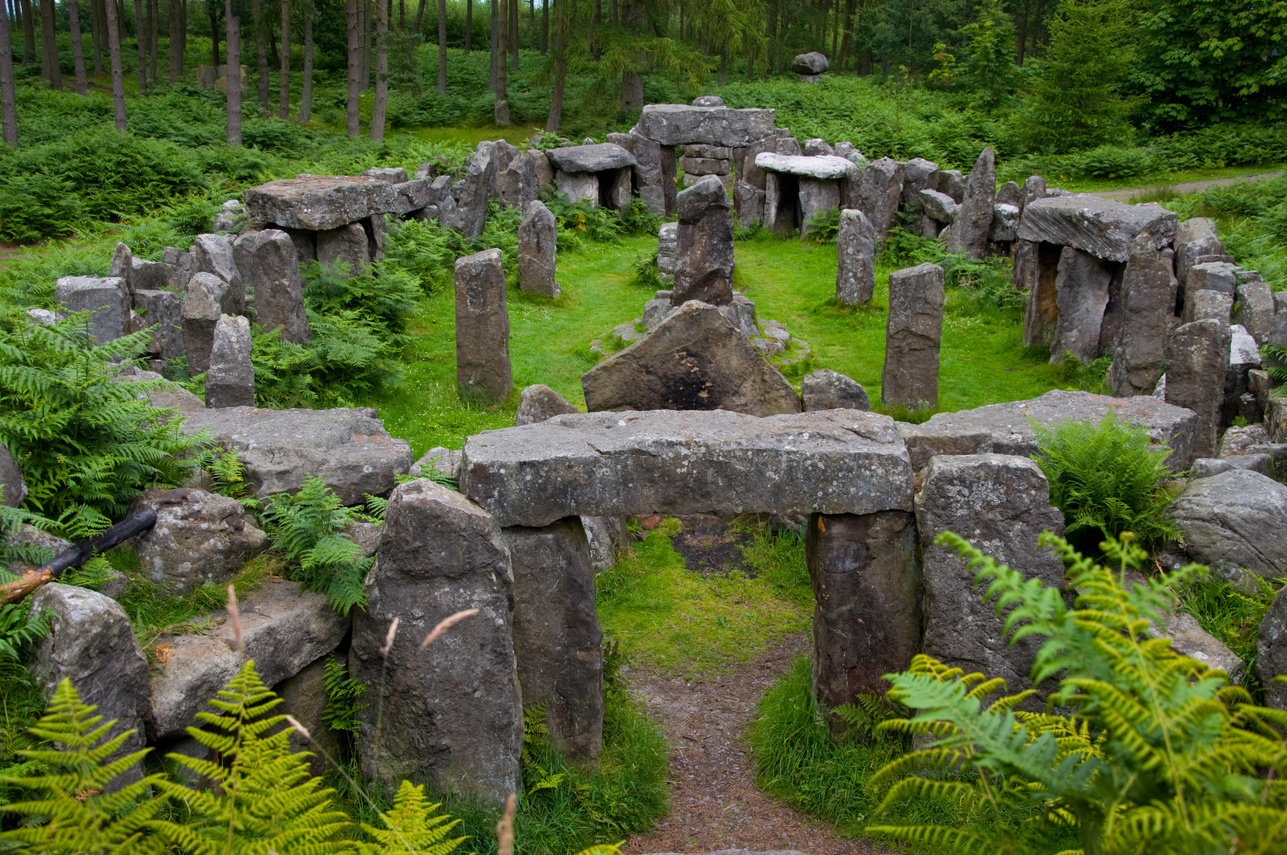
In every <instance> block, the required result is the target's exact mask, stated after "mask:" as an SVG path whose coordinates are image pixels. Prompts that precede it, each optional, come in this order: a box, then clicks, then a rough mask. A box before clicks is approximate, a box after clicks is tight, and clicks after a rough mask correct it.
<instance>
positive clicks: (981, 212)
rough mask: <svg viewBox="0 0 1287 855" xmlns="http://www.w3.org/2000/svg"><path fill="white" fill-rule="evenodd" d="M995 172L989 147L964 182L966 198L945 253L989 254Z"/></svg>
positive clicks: (958, 211)
mask: <svg viewBox="0 0 1287 855" xmlns="http://www.w3.org/2000/svg"><path fill="white" fill-rule="evenodd" d="M996 195H997V169H996V155H995V154H994V153H993V152H992V147H991V146H988V147H987V148H985V149H983V153H982V154H980V155H979V159H978V160H977V161H975V163H974V168H973V169H971V170H970V177H969V178H968V179H967V180H966V182H965V196H964V197H963V198H962V199H961V207H959V208H957V209H956V215H955V217H954V218H953V220H952V228H951V236H950V237H949V238H948V240H947V251H948V252H954V253H963V254H965V255H968V256H970V257H971V258H982V257H983V256H984V255H985V254H986V253H987V250H988V231H989V230H990V229H991V228H992V216H993V207H994V206H995V205H996Z"/></svg>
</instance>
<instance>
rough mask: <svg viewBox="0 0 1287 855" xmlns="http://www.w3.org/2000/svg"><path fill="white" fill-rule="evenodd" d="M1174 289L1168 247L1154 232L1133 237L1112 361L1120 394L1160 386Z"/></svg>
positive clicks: (1111, 382) (1111, 377) (1112, 378)
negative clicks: (1161, 246)
mask: <svg viewBox="0 0 1287 855" xmlns="http://www.w3.org/2000/svg"><path fill="white" fill-rule="evenodd" d="M1171 216H1175V215H1174V214H1172V215H1171ZM1176 288H1177V285H1176V281H1175V274H1173V273H1172V272H1171V258H1170V250H1165V251H1159V250H1158V249H1157V247H1156V240H1155V236H1154V235H1151V234H1147V233H1146V234H1141V235H1140V236H1139V237H1137V238H1135V239H1134V241H1133V242H1132V243H1131V252H1130V260H1129V261H1128V262H1127V264H1126V272H1125V274H1123V280H1122V299H1121V306H1120V313H1119V318H1118V319H1117V323H1116V328H1117V336H1116V341H1115V342H1114V343H1113V344H1114V347H1113V351H1112V353H1113V365H1112V368H1111V369H1110V370H1109V372H1108V386H1109V388H1110V389H1112V390H1113V394H1114V395H1116V396H1117V397H1119V398H1127V397H1130V396H1132V395H1148V394H1150V393H1151V392H1152V391H1153V389H1155V388H1156V387H1157V381H1158V380H1159V379H1161V377H1162V373H1163V372H1164V371H1165V370H1166V339H1167V333H1168V329H1169V324H1170V321H1171V318H1172V316H1173V314H1174V312H1175V295H1176Z"/></svg>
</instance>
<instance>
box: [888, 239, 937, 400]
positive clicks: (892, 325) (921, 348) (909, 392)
mask: <svg viewBox="0 0 1287 855" xmlns="http://www.w3.org/2000/svg"><path fill="white" fill-rule="evenodd" d="M943 299H944V290H943V268H941V267H939V266H938V265H936V264H928V263H927V264H921V265H918V266H916V267H909V268H907V269H906V270H896V271H894V272H893V273H891V274H889V320H888V321H887V323H886V325H885V367H884V370H883V371H882V372H881V389H880V401H881V403H882V404H884V405H885V406H888V407H896V406H903V407H908V408H909V409H931V410H932V409H934V408H935V407H937V406H938V357H939V345H940V344H941V343H942V340H943Z"/></svg>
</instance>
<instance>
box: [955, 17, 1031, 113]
mask: <svg viewBox="0 0 1287 855" xmlns="http://www.w3.org/2000/svg"><path fill="white" fill-rule="evenodd" d="M977 9H978V17H977V18H975V19H974V21H973V22H972V23H970V24H967V25H966V26H964V27H962V28H961V33H962V35H965V36H967V37H968V38H969V40H970V41H969V53H968V55H967V56H966V60H965V69H964V71H965V74H964V77H963V82H965V83H967V84H969V86H970V88H971V89H972V90H973V91H974V93H975V97H976V98H977V100H978V102H979V103H981V104H983V105H984V106H987V107H996V106H998V105H999V104H1001V102H1002V101H1004V100H1005V99H1006V98H1007V97H1008V96H1010V95H1012V94H1013V93H1014V89H1015V86H1016V84H1017V83H1018V79H1019V69H1018V68H1017V67H1016V66H1015V64H1014V21H1012V20H1011V19H1010V16H1009V15H1007V14H1006V13H1005V11H1004V10H1003V9H1002V8H1001V3H1000V2H999V0H982V2H981V3H980V4H979V6H978V7H977Z"/></svg>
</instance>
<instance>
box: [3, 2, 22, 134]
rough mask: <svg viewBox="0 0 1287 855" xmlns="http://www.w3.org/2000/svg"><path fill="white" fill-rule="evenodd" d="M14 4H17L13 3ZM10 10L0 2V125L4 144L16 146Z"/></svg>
mask: <svg viewBox="0 0 1287 855" xmlns="http://www.w3.org/2000/svg"><path fill="white" fill-rule="evenodd" d="M14 5H15V6H16V5H17V4H14ZM9 17H10V12H9V10H8V9H7V8H6V7H5V6H4V4H3V3H0V127H3V135H4V142H5V145H8V146H12V147H13V148H17V147H18V97H17V89H16V88H15V86H14V82H13V45H12V43H11V42H10V41H9V33H10V31H11V29H12V28H11V27H10V26H9Z"/></svg>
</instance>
